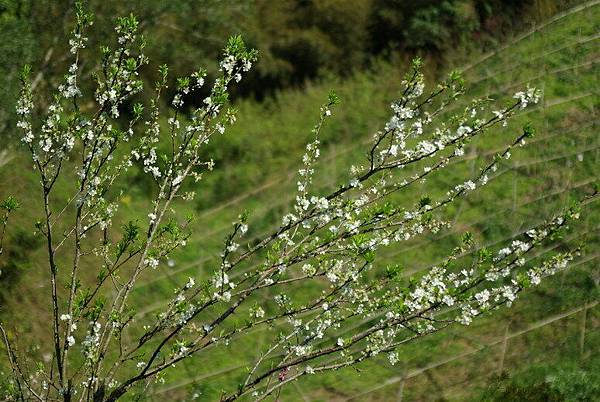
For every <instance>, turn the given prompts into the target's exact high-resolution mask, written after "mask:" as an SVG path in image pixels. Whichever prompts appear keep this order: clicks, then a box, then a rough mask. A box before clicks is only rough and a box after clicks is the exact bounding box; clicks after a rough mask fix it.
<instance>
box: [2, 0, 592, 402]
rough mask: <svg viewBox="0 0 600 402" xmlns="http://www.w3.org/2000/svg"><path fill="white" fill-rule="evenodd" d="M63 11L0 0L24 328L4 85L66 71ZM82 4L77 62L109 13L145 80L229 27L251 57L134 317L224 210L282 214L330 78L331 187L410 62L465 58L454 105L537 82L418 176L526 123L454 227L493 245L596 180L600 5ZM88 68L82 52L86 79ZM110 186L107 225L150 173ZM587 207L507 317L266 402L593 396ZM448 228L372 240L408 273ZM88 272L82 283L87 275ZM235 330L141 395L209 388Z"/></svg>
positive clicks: (430, 260) (193, 259)
mask: <svg viewBox="0 0 600 402" xmlns="http://www.w3.org/2000/svg"><path fill="white" fill-rule="evenodd" d="M71 3H72V2H70V1H52V0H0V54H1V55H2V57H0V136H1V141H2V142H1V144H2V145H1V146H0V197H1V198H5V197H6V196H7V195H8V194H13V195H14V196H16V197H17V198H18V199H19V201H20V202H21V204H22V205H23V208H21V209H20V211H19V213H18V214H16V215H15V217H14V218H15V221H13V227H12V231H11V232H9V233H8V235H7V239H6V242H5V247H4V248H5V250H6V252H5V253H4V254H3V255H0V315H1V316H2V318H3V320H9V321H10V322H11V325H12V326H13V327H14V328H15V331H16V332H17V333H19V336H22V337H24V339H29V338H31V337H32V335H33V334H39V333H43V332H44V331H45V330H47V328H46V324H45V322H46V320H47V316H46V315H47V314H48V312H47V311H46V309H45V306H46V304H47V303H48V300H47V293H48V292H45V291H44V289H43V288H42V287H43V286H44V285H43V284H44V280H45V275H46V270H45V267H44V266H43V265H42V264H43V261H44V260H43V255H44V254H43V253H44V252H43V247H42V244H41V238H40V237H39V236H36V235H35V234H34V228H33V227H30V226H28V224H25V222H32V221H35V219H36V216H37V215H39V211H40V210H39V201H38V199H37V198H36V196H35V195H36V193H35V192H33V191H34V190H35V189H36V187H35V186H36V177H35V175H34V172H33V171H32V170H31V169H30V162H28V156H27V155H26V153H25V152H24V151H23V149H21V148H20V147H19V140H18V138H17V134H16V130H15V113H14V105H15V102H16V98H17V90H18V80H17V77H18V72H19V70H20V68H21V67H22V65H23V64H24V63H25V62H29V63H31V64H32V65H33V70H34V75H33V77H34V86H35V91H36V92H38V93H42V94H44V93H49V92H50V91H51V90H52V88H54V87H55V86H56V85H57V82H58V81H59V80H60V79H61V77H62V74H63V72H64V71H65V70H66V68H67V67H68V60H66V59H65V58H64V55H65V54H67V52H66V46H67V44H66V41H65V38H66V37H67V33H68V32H69V30H70V29H71V22H72V17H73V15H72V14H73V7H72V4H71ZM88 5H89V8H90V9H91V10H92V11H93V12H94V13H95V15H96V18H95V24H94V26H93V30H92V32H93V34H92V35H91V36H90V43H89V45H88V49H91V50H92V53H91V54H99V51H98V49H99V46H100V45H101V44H106V43H110V41H111V40H113V39H114V31H113V25H114V19H115V17H116V16H119V15H126V14H129V13H131V12H133V13H135V14H136V15H137V16H138V17H139V19H140V21H141V23H142V30H143V32H144V34H145V35H146V36H147V38H148V41H149V44H148V51H147V54H148V55H149V56H150V59H151V65H150V66H148V67H147V68H145V70H144V71H143V79H144V81H146V82H147V83H148V84H149V85H150V83H151V82H153V81H154V80H155V79H156V77H157V67H158V65H160V64H163V63H167V64H169V65H170V67H171V71H172V73H173V74H171V77H172V78H173V79H174V78H175V77H177V76H182V75H184V74H188V73H190V72H191V71H193V70H194V69H195V68H196V67H199V66H203V67H207V68H208V70H209V73H210V72H214V71H215V70H216V62H215V60H216V59H217V58H218V56H219V53H220V50H221V48H222V46H223V44H224V42H225V40H226V38H227V37H228V36H230V35H231V34H236V33H241V34H242V35H243V36H244V38H245V39H246V40H247V41H248V42H249V44H250V45H252V46H253V47H255V48H257V49H259V51H260V59H259V62H258V64H257V66H256V69H254V70H253V72H252V74H251V75H250V76H249V77H248V78H247V79H245V80H244V81H243V82H242V85H241V86H240V87H238V88H237V89H236V90H235V93H234V95H235V96H234V103H235V104H236V107H237V108H238V109H239V110H240V114H239V121H238V123H237V124H236V126H235V127H234V129H233V130H232V132H230V133H229V134H228V135H227V136H224V137H220V138H219V140H218V141H215V142H214V143H211V144H210V145H209V147H208V148H207V155H210V156H211V157H213V158H214V159H215V162H216V169H215V171H214V172H213V173H212V174H211V175H208V176H206V178H205V180H203V181H202V182H201V185H200V186H199V187H198V188H194V189H193V190H195V191H196V192H197V193H198V196H197V198H196V201H195V203H194V204H193V205H189V204H186V205H181V210H182V213H183V214H185V213H192V214H195V215H196V216H197V218H198V219H197V228H196V230H195V234H194V237H193V238H192V240H191V241H190V245H189V246H188V247H187V248H186V249H185V250H184V251H182V252H180V253H179V254H178V255H177V256H176V257H175V258H174V259H173V260H172V261H169V262H168V263H165V264H163V265H162V266H161V269H160V270H159V271H157V272H155V276H153V277H147V278H146V279H145V282H144V286H143V288H142V289H140V291H139V292H138V294H137V295H136V300H137V302H138V306H139V307H138V310H137V314H139V315H146V314H153V311H154V310H156V307H158V306H161V305H162V304H164V300H166V298H167V296H168V295H170V294H171V292H172V289H173V287H174V286H175V285H176V284H177V283H182V282H185V280H186V279H187V277H188V276H189V275H190V273H191V272H194V273H195V274H201V273H202V272H203V271H204V270H205V269H208V267H209V266H210V265H211V264H212V263H214V261H215V257H216V256H217V254H218V250H219V246H220V245H221V244H222V239H223V236H225V234H226V230H227V228H228V227H229V226H230V223H231V221H232V220H233V219H234V217H235V216H237V215H238V214H239V213H240V212H241V211H243V210H248V211H250V213H251V215H250V216H251V220H250V222H251V225H250V232H249V233H250V236H251V237H252V236H258V235H259V234H261V233H263V232H265V231H267V230H268V229H269V228H272V227H273V226H274V225H275V224H276V223H277V221H278V219H279V217H280V216H281V215H282V214H283V213H285V212H286V211H287V210H288V208H289V206H290V202H291V197H292V195H293V187H294V184H293V183H294V177H295V176H294V175H295V168H296V166H297V165H298V162H299V158H300V155H301V152H302V149H303V147H304V145H305V143H306V142H307V140H308V137H309V136H308V133H309V130H310V127H311V124H312V121H313V120H314V117H315V115H316V113H317V111H318V105H319V104H321V103H322V101H323V99H325V98H326V94H327V93H328V91H329V90H330V89H332V88H333V89H335V90H336V92H337V93H338V94H339V95H340V97H341V98H342V101H343V103H342V105H341V107H340V108H339V111H336V116H335V118H334V119H333V120H332V122H331V123H330V124H329V125H328V126H327V127H326V128H325V129H324V132H323V143H324V147H325V152H324V159H323V161H322V162H321V163H320V165H319V167H320V173H321V174H320V176H319V181H318V186H320V187H321V188H332V187H334V186H335V185H336V183H337V182H338V181H339V180H341V179H346V177H347V176H346V174H347V167H348V166H350V164H352V163H355V161H356V160H357V159H359V158H364V152H363V150H362V149H361V145H362V144H364V143H365V141H367V140H368V139H369V138H370V135H371V134H372V133H373V132H374V131H375V130H377V128H379V127H380V126H381V124H382V123H383V122H384V121H385V119H386V116H387V115H388V110H389V109H388V104H389V102H390V101H391V100H393V99H394V97H395V96H397V94H398V91H399V88H400V81H401V77H402V74H403V73H404V71H405V66H406V65H407V61H408V60H410V59H411V58H412V57H413V56H414V55H420V56H422V57H423V58H424V60H425V61H426V63H427V66H428V67H427V69H428V72H429V77H430V79H431V81H433V80H434V79H435V78H436V77H439V76H441V74H443V73H445V72H447V71H449V70H451V69H453V68H459V69H460V70H462V71H463V72H464V74H465V77H466V79H467V84H468V87H469V88H470V89H469V93H468V95H469V96H471V97H473V96H490V97H493V98H498V99H503V97H506V96H507V95H509V94H510V93H513V92H515V91H516V90H518V89H520V88H523V87H525V86H526V84H527V83H531V84H532V85H535V86H538V87H540V88H542V89H543V90H544V93H545V96H544V101H543V103H542V104H541V105H540V106H539V107H537V108H535V109H534V110H533V111H529V112H527V114H524V115H521V116H519V117H518V118H517V119H515V120H517V121H516V122H515V123H514V125H511V126H509V127H507V128H506V129H503V130H506V131H502V130H501V131H499V132H497V135H496V136H490V137H487V138H483V139H481V140H479V141H478V142H477V143H475V144H473V146H471V148H470V152H468V154H467V155H466V157H465V158H464V160H463V161H461V162H458V163H456V164H454V165H453V166H452V168H451V169H449V170H448V171H447V173H446V174H444V175H443V176H439V175H438V176H435V177H434V178H432V179H430V182H429V183H428V184H427V191H436V189H444V188H445V187H447V186H448V185H451V184H453V183H455V182H459V180H461V178H464V177H466V176H467V175H468V174H469V172H471V171H472V169H474V168H475V164H474V163H475V161H476V160H477V158H480V157H482V156H484V155H486V154H489V153H491V152H492V151H494V150H495V149H497V148H498V147H499V146H500V144H502V143H503V142H505V141H506V138H507V137H506V136H505V135H503V134H505V133H507V134H508V133H509V132H510V130H511V129H514V128H515V127H518V126H519V124H522V123H524V122H525V121H531V122H532V123H533V125H534V126H536V127H537V129H538V132H539V135H538V136H537V137H535V138H534V139H533V140H532V141H531V143H530V144H529V145H528V146H526V147H525V148H523V149H520V150H519V151H518V152H516V155H515V157H514V158H513V159H511V161H510V162H506V163H505V165H504V166H503V170H502V175H501V176H500V177H499V178H498V179H497V180H496V181H495V182H493V183H491V184H490V185H489V186H487V187H486V188H485V189H484V190H482V191H478V192H476V193H474V194H472V195H471V196H469V197H468V198H466V199H464V200H462V201H460V202H459V203H457V204H456V206H455V207H454V209H453V210H451V212H452V214H453V217H454V219H455V221H456V222H458V225H457V228H458V230H460V231H464V230H470V231H472V232H473V233H475V234H476V237H477V238H478V241H479V242H480V243H481V244H482V245H483V244H492V243H496V242H499V241H501V240H502V239H506V238H508V237H510V235H511V233H514V232H516V231H518V230H520V229H521V228H524V227H527V226H528V225H530V224H532V223H534V222H539V221H541V220H542V219H543V218H545V217H547V216H549V215H550V214H551V213H552V212H553V211H555V210H557V209H558V208H560V207H561V206H564V205H565V204H567V203H568V202H569V201H570V199H571V198H573V197H576V196H577V194H580V193H581V192H582V191H583V190H584V189H585V188H586V186H590V185H591V184H592V183H593V182H594V181H597V180H598V177H599V176H600V136H598V120H597V118H598V107H599V106H600V102H599V100H600V98H599V96H598V94H599V91H598V89H599V87H598V82H600V81H599V78H600V77H599V70H598V61H599V59H598V56H599V53H600V52H599V49H600V48H599V46H598V39H599V32H600V1H598V0H590V1H575V0H572V1H568V0H563V1H560V0H557V1H553V0H527V1H517V0H508V1H501V0H443V1H434V0H415V1H402V0H320V1H317V0H312V1H311V0H278V1H267V0H239V1H233V0H196V1H194V0H180V1H173V2H165V1H162V0H145V1H142V0H139V1H129V2H121V1H108V0H107V1H89V4H88ZM94 52H96V53H94ZM98 60H99V58H97V57H94V56H92V57H88V59H87V61H86V62H85V64H84V66H83V68H84V74H85V72H87V73H89V72H91V71H92V70H94V69H95V68H96V67H97V66H96V65H94V64H93V63H94V62H95V61H98ZM83 85H85V84H83ZM171 87H172V88H174V85H171ZM89 90H90V88H88V92H89ZM84 92H85V87H84ZM200 99H202V97H198V98H197V99H189V100H187V102H186V103H187V104H190V105H194V103H195V102H200ZM142 100H143V99H142ZM40 106H44V105H40ZM165 124H166V122H165ZM123 186H124V187H125V186H126V187H127V189H128V191H127V193H126V194H125V196H124V199H123V201H124V203H125V205H126V208H124V209H123V210H121V211H120V215H119V219H120V220H122V221H127V220H132V219H142V218H143V217H144V215H143V214H140V211H141V210H142V211H143V207H144V206H146V205H147V204H148V202H149V197H148V194H151V192H152V191H154V189H153V188H152V185H151V183H150V182H148V181H146V179H144V178H143V175H141V174H134V176H133V177H131V178H130V182H128V183H124V184H123ZM190 189H191V188H190ZM418 190H419V191H421V190H420V189H418ZM423 191H424V190H423ZM584 213H585V215H584V219H583V221H584V223H583V226H582V227H580V228H579V230H577V231H574V232H573V233H571V234H569V235H567V236H572V237H581V239H582V240H584V239H585V240H587V242H588V244H589V246H588V251H587V253H586V254H585V255H584V257H583V258H582V260H581V261H580V262H579V263H578V264H577V265H576V266H575V267H574V268H573V269H571V270H570V271H568V272H565V273H564V274H560V275H557V276H556V277H554V278H552V279H550V280H549V281H547V282H546V283H545V284H544V285H542V286H541V287H540V288H537V289H536V290H533V291H530V292H528V293H527V295H525V296H524V297H523V298H522V299H521V300H520V301H518V303H517V304H516V306H515V307H514V308H513V309H510V310H506V311H503V312H501V313H500V314H496V315H494V316H492V317H489V318H485V319H483V320H479V321H477V322H476V323H474V324H473V325H472V326H471V327H467V328H454V329H453V330H451V331H447V332H444V333H442V334H438V335H435V336H431V337H429V338H426V339H424V340H422V341H420V342H418V343H415V344H413V345H411V346H409V347H408V348H406V349H404V351H403V353H402V356H401V364H399V365H397V366H394V367H391V366H389V365H388V364H387V363H386V362H385V361H384V360H385V359H381V361H378V360H374V361H372V362H369V363H364V364H362V365H361V366H359V367H358V370H356V371H354V370H352V369H347V370H345V371H340V372H336V373H331V374H327V375H324V376H312V377H308V378H307V379H306V380H303V381H301V382H299V383H298V384H296V385H294V386H293V387H289V388H288V389H286V390H284V392H283V394H282V396H281V400H283V401H286V400H290V401H292V400H293V401H296V400H298V401H317V400H322V401H347V400H355V401H368V400H372V401H390V400H468V399H473V400H482V399H484V400H497V401H509V400H514V401H521V400H532V401H534V400H535V401H546V400H556V401H562V400H593V398H594V397H597V395H599V394H600V358H599V356H600V354H599V352H600V333H599V331H598V327H599V326H600V307H598V306H597V301H598V296H599V283H600V270H599V269H598V255H599V254H600V236H599V234H598V233H600V230H599V229H600V227H599V226H598V225H599V223H600V210H599V208H598V206H597V205H596V206H594V205H592V204H590V205H588V206H586V208H585V210H584ZM15 222H16V223H15ZM455 230H456V229H455ZM459 238H460V233H458V232H452V231H445V232H443V233H438V234H437V235H428V236H426V237H425V238H421V239H418V240H415V241H411V242H409V243H408V244H406V245H405V247H404V248H402V249H398V248H396V249H390V250H388V252H387V254H386V258H387V259H389V260H390V261H395V262H398V263H400V264H401V265H403V266H404V267H405V270H406V273H407V275H415V274H417V275H418V272H419V271H422V270H424V269H426V268H427V267H428V266H430V265H431V264H434V263H435V262H436V261H437V259H439V258H440V257H441V256H442V255H443V254H444V253H445V252H446V251H447V250H450V249H451V248H452V247H453V246H454V245H456V244H457V242H458V239H459ZM90 271H91V272H90V275H93V272H92V271H93V267H90ZM32 317H35V319H32ZM38 342H39V339H38ZM252 342H255V343H256V344H245V345H240V344H238V345H236V346H235V347H234V346H232V348H231V349H230V350H223V351H222V353H221V354H212V355H211V357H210V360H203V359H202V358H198V359H192V360H190V361H188V362H186V363H184V364H181V365H179V366H177V367H176V368H175V369H174V370H173V371H172V372H171V373H170V374H169V375H168V376H167V382H166V383H165V384H164V385H161V384H157V385H155V386H154V387H152V388H151V389H150V394H149V395H148V396H146V397H145V398H147V400H159V399H164V398H165V397H167V398H169V399H177V400H180V399H191V398H192V397H194V396H195V397H196V398H198V399H200V400H218V397H219V394H220V391H221V389H222V388H223V387H224V386H227V385H231V384H235V382H236V379H237V378H238V376H239V375H240V373H243V368H244V366H245V364H246V362H247V361H248V359H249V358H251V357H252V356H253V352H254V351H255V350H256V347H257V346H258V345H259V344H260V342H261V337H260V333H258V334H257V336H256V337H255V338H254V339H253V341H252ZM29 348H30V350H27V351H22V352H26V353H28V354H31V355H32V356H36V354H39V352H38V348H37V347H36V344H35V343H34V342H32V343H30V347H29ZM2 352H4V351H3V350H2ZM39 358H40V359H43V358H44V356H39ZM2 359H4V353H3V355H2V357H0V372H1V371H2V370H6V368H5V361H4V360H2ZM0 377H3V376H2V374H1V373H0ZM1 381H3V379H1V378H0V382H1Z"/></svg>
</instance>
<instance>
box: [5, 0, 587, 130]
mask: <svg viewBox="0 0 600 402" xmlns="http://www.w3.org/2000/svg"><path fill="white" fill-rule="evenodd" d="M575 2H576V1H573V0H570V1H569V0H562V1H552V0H522V1H521V0H507V1H502V0H442V1H439V0H414V1H404V0H318V1H317V0H277V1H269V0H179V1H164V0H132V1H126V2H125V1H90V2H89V5H88V6H89V8H90V9H91V10H92V11H93V12H94V13H95V15H96V19H95V26H94V28H93V31H94V35H92V36H91V38H90V43H89V48H90V49H92V51H95V50H98V48H99V46H100V44H102V43H105V42H107V38H111V37H112V35H113V25H114V19H115V17H116V16H118V15H127V14H129V13H135V15H137V16H138V17H139V19H140V21H141V23H142V24H141V28H142V31H143V32H144V34H145V35H146V36H147V38H148V41H149V43H148V51H147V53H148V55H149V56H150V59H151V60H152V61H153V63H154V64H153V65H150V66H149V67H148V68H146V69H145V70H144V79H145V80H147V81H149V82H151V81H153V80H154V79H156V77H157V76H156V74H157V73H156V66H157V65H159V64H162V63H168V64H169V66H170V67H171V69H172V71H173V72H174V74H172V75H171V78H172V79H174V77H176V76H179V75H185V74H188V73H190V71H192V70H193V68H194V67H196V66H206V67H208V68H209V71H214V70H215V68H216V65H215V60H216V59H217V58H218V56H219V53H220V51H221V48H222V46H223V43H224V38H227V37H228V36H230V35H232V34H237V33H240V34H242V35H243V37H244V38H245V40H246V41H248V42H249V43H250V44H251V45H252V46H254V47H255V48H257V49H259V50H260V54H261V55H260V61H259V63H258V65H257V66H256V68H255V69H254V70H253V71H252V73H251V74H250V76H249V77H248V78H247V79H245V80H244V81H243V82H242V84H241V85H240V86H239V87H238V88H236V89H235V93H234V96H237V97H252V98H256V99H259V100H260V99H263V98H265V97H266V96H270V95H273V94H274V93H275V92H276V91H278V90H281V89H285V88H289V87H300V86H302V85H304V84H305V83H306V82H307V80H315V79H319V78H321V77H323V76H327V75H328V74H335V75H338V76H341V77H346V76H349V75H350V74H351V73H352V72H353V71H356V70H358V69H364V68H368V67H370V66H371V65H372V64H373V62H374V60H378V59H382V58H383V59H394V58H400V59H403V60H407V59H410V58H411V57H413V56H414V55H415V54H419V55H421V56H423V57H425V58H426V59H427V60H429V61H430V67H431V68H432V69H435V66H436V65H440V64H442V63H444V62H445V61H446V59H447V58H449V57H452V56H454V53H456V52H457V51H458V49H460V52H463V53H464V52H466V51H469V49H471V48H474V47H476V48H478V49H481V48H490V47H493V46H495V45H496V44H497V43H498V41H500V40H501V39H502V38H503V37H504V36H505V35H506V34H507V33H509V32H511V31H513V30H515V29H522V28H523V27H525V26H528V25H530V24H531V23H532V22H534V21H536V19H543V18H544V17H546V16H548V15H552V14H553V13H554V12H556V10H558V9H561V8H564V7H565V6H566V5H568V4H570V3H575ZM72 12H73V1H54V0H0V37H1V38H2V41H1V42H0V52H1V54H2V58H1V60H0V87H1V88H3V91H2V92H3V95H4V96H3V97H2V99H1V100H0V102H1V104H0V132H2V135H3V136H5V135H7V134H10V130H7V127H8V126H9V125H10V122H14V112H13V110H14V107H13V106H12V103H11V102H12V100H13V99H15V94H16V92H17V81H18V80H17V73H18V71H19V70H20V68H21V66H22V65H23V64H24V63H25V62H28V63H31V64H32V65H33V68H34V71H36V72H37V75H36V76H35V83H34V85H35V87H36V88H37V89H38V90H40V89H41V88H47V87H53V85H54V84H55V83H56V80H58V79H60V78H61V76H62V72H63V71H65V67H66V66H65V65H66V63H68V62H69V61H68V58H67V57H66V56H65V55H66V54H67V52H65V46H66V44H65V43H64V41H63V40H62V39H63V38H64V37H65V35H66V34H67V33H68V31H69V30H70V27H71V25H70V21H71V18H72ZM88 63H89V61H88ZM95 67H96V66H92V65H89V64H88V65H85V66H84V68H87V70H88V71H89V70H91V69H94V68H95ZM171 87H173V85H171ZM196 99H197V98H196ZM190 101H192V104H193V99H190Z"/></svg>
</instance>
